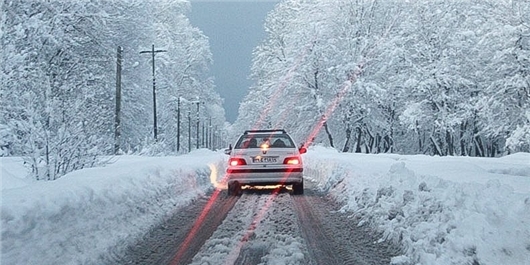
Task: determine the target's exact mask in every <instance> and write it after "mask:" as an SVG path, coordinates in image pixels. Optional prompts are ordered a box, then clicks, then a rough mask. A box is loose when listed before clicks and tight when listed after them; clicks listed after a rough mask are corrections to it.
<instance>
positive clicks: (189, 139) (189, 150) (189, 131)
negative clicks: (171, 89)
mask: <svg viewBox="0 0 530 265" xmlns="http://www.w3.org/2000/svg"><path fill="white" fill-rule="evenodd" d="M189 152H191V111H189V110H188V153H189Z"/></svg>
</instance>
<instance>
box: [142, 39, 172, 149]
mask: <svg viewBox="0 0 530 265" xmlns="http://www.w3.org/2000/svg"><path fill="white" fill-rule="evenodd" d="M151 47H152V48H151V50H150V51H141V52H140V53H150V54H151V55H152V59H151V63H152V64H153V134H154V136H155V142H157V141H158V136H157V135H158V132H157V124H156V89H155V87H156V81H155V80H156V79H155V53H158V52H167V50H156V51H155V45H154V44H153V46H151Z"/></svg>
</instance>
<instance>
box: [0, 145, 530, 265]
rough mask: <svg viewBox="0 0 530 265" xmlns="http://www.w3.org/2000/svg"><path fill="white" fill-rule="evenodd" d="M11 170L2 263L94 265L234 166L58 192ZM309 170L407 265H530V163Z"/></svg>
mask: <svg viewBox="0 0 530 265" xmlns="http://www.w3.org/2000/svg"><path fill="white" fill-rule="evenodd" d="M0 161H1V163H0V165H1V179H2V182H1V193H2V194H1V237H2V238H1V243H2V248H1V250H2V253H1V260H0V261H1V262H0V263H2V264H82V263H92V262H95V260H96V259H97V258H98V256H100V255H112V253H113V252H115V251H120V249H119V247H123V246H124V245H125V244H123V242H128V241H130V240H131V239H133V238H136V237H137V236H138V235H141V234H142V232H143V231H146V230H147V229H149V228H150V227H152V226H154V225H156V224H157V223H159V222H160V221H161V220H162V219H164V218H165V217H167V216H169V215H171V214H172V213H174V212H175V211H177V210H178V209H179V207H180V206H183V205H186V204H187V203H189V202H190V201H192V200H194V199H195V198H197V197H198V196H200V195H201V194H204V193H205V192H206V191H208V190H209V189H212V188H213V185H212V183H211V180H210V177H211V176H213V177H214V178H217V180H219V179H220V178H221V177H222V174H215V173H216V172H215V171H220V172H222V170H223V164H224V163H225V162H226V156H224V155H223V154H221V153H215V152H211V151H207V150H199V151H196V152H192V153H191V154H188V155H183V156H178V157H139V156H123V157H116V158H115V162H114V163H113V164H109V165H107V166H106V167H100V168H93V169H84V170H80V171H78V172H74V173H71V174H68V175H66V176H64V177H63V178H61V179H59V180H57V181H54V182H35V181H29V180H27V179H25V176H26V171H25V168H24V167H23V166H22V165H21V160H20V159H18V158H0ZM304 162H305V163H306V164H305V167H306V175H307V177H308V178H309V179H311V180H312V181H315V182H316V183H317V184H318V186H319V187H320V188H321V189H323V190H325V191H328V192H329V193H330V194H331V195H332V196H333V197H335V198H336V199H337V200H338V201H339V202H341V203H342V204H343V205H344V207H343V210H344V211H346V212H351V214H354V215H357V216H359V217H361V220H362V222H364V223H369V224H370V225H372V226H373V227H375V228H376V229H379V231H381V232H383V234H384V235H385V236H386V237H388V238H390V239H392V240H396V241H397V242H400V243H401V244H402V245H403V247H404V250H405V255H403V256H400V257H396V258H394V259H393V263H395V264H444V265H445V264H473V262H477V263H475V264H481V265H486V264H514V265H519V264H520V265H528V264H530V154H527V153H518V154H514V155H510V156H506V157H502V158H470V157H430V156H423V155H416V156H403V155H388V154H382V155H365V154H341V153H337V152H336V151H334V150H330V149H325V148H321V147H314V148H311V150H310V151H309V152H308V153H307V154H306V155H305V160H304ZM212 171H213V172H212ZM212 173H213V174H212ZM234 240H238V239H234ZM116 246H118V247H116ZM286 258H288V257H286ZM276 260H277V259H276Z"/></svg>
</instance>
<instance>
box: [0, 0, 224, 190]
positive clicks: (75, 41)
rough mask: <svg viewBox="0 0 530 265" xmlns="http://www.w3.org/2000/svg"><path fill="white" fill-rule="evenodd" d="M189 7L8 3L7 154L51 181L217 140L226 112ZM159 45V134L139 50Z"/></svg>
mask: <svg viewBox="0 0 530 265" xmlns="http://www.w3.org/2000/svg"><path fill="white" fill-rule="evenodd" d="M190 8H191V6H190V3H189V2H188V1H184V0H173V1H144V0H111V1H99V0H98V1H95V0H80V1H70V0H58V1H40V0H22V1H3V0H2V8H1V11H2V18H1V24H2V32H1V33H2V34H1V39H0V40H1V43H2V49H1V54H0V56H1V61H2V66H1V67H2V71H1V76H0V96H1V99H2V100H1V101H2V104H1V106H0V112H1V117H0V135H1V139H0V146H1V150H2V151H1V152H2V153H1V155H2V156H24V157H25V158H26V164H27V165H28V166H30V167H31V168H32V172H33V174H34V175H35V178H36V179H44V180H53V179H56V178H58V177H60V176H62V175H64V174H66V173H68V172H71V171H73V170H76V169H80V168H83V167H90V166H93V165H95V164H97V163H99V162H98V161H100V160H99V159H98V157H99V156H102V155H114V154H124V153H125V154H127V153H136V154H148V155H160V154H176V153H179V152H187V151H189V150H190V149H192V148H193V149H195V148H197V147H205V146H206V145H207V144H212V141H211V140H210V141H208V143H206V139H209V138H212V137H213V135H214V132H213V130H214V129H213V128H218V132H217V135H218V137H220V133H219V132H220V131H221V129H222V127H223V126H225V124H224V123H225V118H224V110H223V108H222V105H221V104H222V101H221V98H220V96H219V95H218V94H217V93H216V92H215V91H214V84H213V78H212V77H211V76H209V72H208V71H209V67H210V65H211V63H212V55H211V53H210V48H209V43H208V38H207V37H206V36H204V34H202V32H201V31H200V30H199V29H198V28H195V27H193V26H192V25H191V24H190V22H189V20H188V18H187V17H186V13H187V12H189V10H190ZM153 45H155V46H156V47H155V48H156V49H157V50H164V51H165V52H160V53H156V55H155V65H156V66H155V69H156V70H155V71H156V73H155V76H156V109H157V115H156V117H157V119H156V120H157V126H156V129H157V138H156V141H155V138H154V135H153V134H154V133H153V131H154V128H155V127H154V122H153V121H154V115H153V112H154V111H153V110H154V106H153V105H154V103H153V98H155V97H154V96H153V90H154V89H153V86H154V84H155V81H154V80H153V79H154V78H153V69H152V68H153V67H152V65H153V62H152V56H151V54H149V53H146V54H145V53H144V54H142V53H141V52H142V51H150V50H152V47H153ZM118 57H120V58H119V59H118ZM118 64H119V65H120V72H121V73H120V75H119V79H120V96H119V97H120V104H119V105H120V111H119V116H120V119H119V120H120V122H119V125H118V126H116V116H118V114H117V113H118V112H117V110H116V106H117V105H118V103H117V100H116V99H117V98H118V96H117V87H118V85H117V83H118V82H117V80H118ZM199 122H200V123H199ZM177 127H180V128H179V129H180V130H177ZM205 127H206V128H205ZM117 131H118V132H119V133H116V132H117ZM177 131H180V133H177ZM206 133H208V135H209V136H210V137H209V138H208V137H205V135H206ZM177 134H179V136H180V138H177ZM197 136H199V137H200V138H201V141H200V143H199V141H198V140H197V139H196V138H197ZM192 137H193V138H192ZM177 139H179V140H177ZM188 139H189V140H190V141H188ZM196 143H198V144H199V145H200V146H195V144H196Z"/></svg>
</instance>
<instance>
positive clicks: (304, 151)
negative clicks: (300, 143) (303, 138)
mask: <svg viewBox="0 0 530 265" xmlns="http://www.w3.org/2000/svg"><path fill="white" fill-rule="evenodd" d="M298 151H299V152H300V154H305V153H307V148H305V147H300V149H298Z"/></svg>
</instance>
